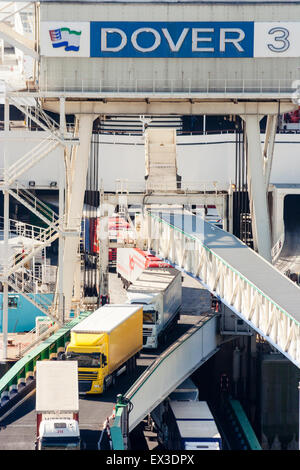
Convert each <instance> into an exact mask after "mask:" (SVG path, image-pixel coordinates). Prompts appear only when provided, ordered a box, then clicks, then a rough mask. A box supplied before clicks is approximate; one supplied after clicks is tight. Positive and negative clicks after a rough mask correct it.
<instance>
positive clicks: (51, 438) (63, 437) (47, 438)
mask: <svg viewBox="0 0 300 470" xmlns="http://www.w3.org/2000/svg"><path fill="white" fill-rule="evenodd" d="M38 450H80V431H79V425H78V421H76V420H75V419H55V420H53V419H51V420H50V419H49V420H47V419H45V420H43V421H42V422H41V424H40V429H39V439H38Z"/></svg>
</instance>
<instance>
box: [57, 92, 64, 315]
mask: <svg viewBox="0 0 300 470" xmlns="http://www.w3.org/2000/svg"><path fill="white" fill-rule="evenodd" d="M65 125H66V119H65V100H64V98H61V99H60V131H61V133H62V135H64V134H65ZM65 151H66V150H65V148H63V149H62V150H61V159H60V162H59V226H60V227H59V228H60V230H61V232H60V234H59V239H58V316H59V318H60V320H61V321H62V322H63V319H64V292H63V261H64V258H63V256H64V236H63V234H62V232H63V229H64V213H65V164H64V152H65Z"/></svg>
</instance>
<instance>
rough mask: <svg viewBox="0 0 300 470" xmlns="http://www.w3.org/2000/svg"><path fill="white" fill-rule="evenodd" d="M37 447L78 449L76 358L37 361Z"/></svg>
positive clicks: (42, 448)
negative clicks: (73, 359)
mask: <svg viewBox="0 0 300 470" xmlns="http://www.w3.org/2000/svg"><path fill="white" fill-rule="evenodd" d="M36 416H37V441H36V449H37V450H79V449H80V431H79V399H78V371H77V362H72V361H70V362H69V361H37V363H36Z"/></svg>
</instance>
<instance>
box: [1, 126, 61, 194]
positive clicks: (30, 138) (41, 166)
mask: <svg viewBox="0 0 300 470" xmlns="http://www.w3.org/2000/svg"><path fill="white" fill-rule="evenodd" d="M10 134H11V135H10V139H9V140H8V141H6V145H5V146H4V142H5V139H4V133H2V132H0V172H2V170H3V168H4V166H5V165H6V164H8V165H11V164H13V163H15V162H16V161H17V160H18V159H19V158H21V157H23V156H24V155H25V153H27V152H28V151H29V150H30V149H32V148H34V147H35V146H36V145H38V144H39V143H40V142H41V140H42V139H43V138H45V134H46V133H45V132H37V131H35V132H29V131H26V130H20V131H19V130H16V131H12V132H11V133H10ZM60 158H63V152H62V147H60V146H59V147H57V148H56V149H55V150H54V151H52V152H51V153H49V155H47V157H45V158H44V159H42V160H40V161H39V162H38V163H37V164H36V165H34V166H33V167H32V168H30V169H29V170H28V171H26V172H25V173H24V174H23V175H22V176H21V177H20V178H19V180H18V181H19V182H20V183H21V184H24V185H28V182H29V181H30V180H33V181H35V182H36V186H39V187H41V186H43V187H49V185H50V182H51V181H57V182H58V176H59V159H60ZM5 160H6V163H5Z"/></svg>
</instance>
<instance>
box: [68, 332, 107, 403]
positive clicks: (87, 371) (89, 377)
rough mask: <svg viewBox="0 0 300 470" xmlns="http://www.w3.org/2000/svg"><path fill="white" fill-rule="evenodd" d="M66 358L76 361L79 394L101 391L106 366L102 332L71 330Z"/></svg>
mask: <svg viewBox="0 0 300 470" xmlns="http://www.w3.org/2000/svg"><path fill="white" fill-rule="evenodd" d="M83 336H84V337H83ZM66 359H67V360H68V361H77V362H78V385H79V394H85V393H102V392H103V383H104V382H103V378H104V375H105V372H106V366H107V351H106V342H105V335H104V334H100V335H95V334H85V335H78V334H76V333H75V332H72V333H71V342H70V343H69V345H68V347H67V350H66Z"/></svg>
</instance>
